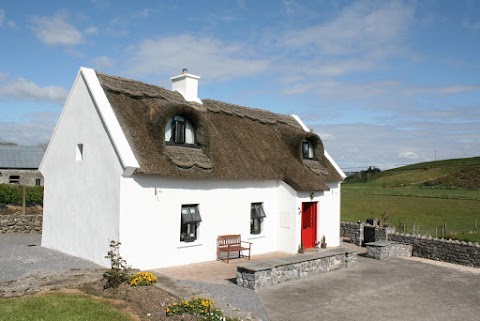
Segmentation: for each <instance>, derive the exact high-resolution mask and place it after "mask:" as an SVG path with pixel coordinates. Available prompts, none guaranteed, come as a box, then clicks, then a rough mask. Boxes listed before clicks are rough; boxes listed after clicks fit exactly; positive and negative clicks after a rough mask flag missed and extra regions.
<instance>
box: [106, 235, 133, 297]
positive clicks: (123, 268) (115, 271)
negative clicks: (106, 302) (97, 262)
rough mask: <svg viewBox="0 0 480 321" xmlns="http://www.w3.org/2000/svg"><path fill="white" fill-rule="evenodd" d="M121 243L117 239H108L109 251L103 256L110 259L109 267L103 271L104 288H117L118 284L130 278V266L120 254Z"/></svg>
mask: <svg viewBox="0 0 480 321" xmlns="http://www.w3.org/2000/svg"><path fill="white" fill-rule="evenodd" d="M121 244H122V243H120V242H118V241H113V240H112V241H110V251H108V254H107V256H105V258H107V259H110V266H111V268H110V269H109V270H107V271H105V272H104V273H103V279H104V280H105V281H106V284H105V285H104V287H103V288H104V289H108V288H118V286H119V285H120V284H122V283H126V282H128V281H129V280H130V267H129V266H128V265H127V261H126V260H124V259H123V258H122V257H121V256H120V245H121Z"/></svg>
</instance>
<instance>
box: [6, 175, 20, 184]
mask: <svg viewBox="0 0 480 321" xmlns="http://www.w3.org/2000/svg"><path fill="white" fill-rule="evenodd" d="M8 181H9V183H10V184H20V176H18V175H10V177H9V180H8Z"/></svg>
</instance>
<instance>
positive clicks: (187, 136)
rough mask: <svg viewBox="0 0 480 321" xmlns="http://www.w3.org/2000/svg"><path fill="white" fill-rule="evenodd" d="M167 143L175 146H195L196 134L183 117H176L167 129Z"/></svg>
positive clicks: (169, 122)
mask: <svg viewBox="0 0 480 321" xmlns="http://www.w3.org/2000/svg"><path fill="white" fill-rule="evenodd" d="M165 141H166V142H171V143H174V144H180V145H183V144H189V145H193V144H195V132H194V130H193V126H192V124H191V123H190V122H189V121H188V119H186V118H185V117H183V116H174V117H172V118H171V119H170V120H169V121H168V122H167V126H166V127H165Z"/></svg>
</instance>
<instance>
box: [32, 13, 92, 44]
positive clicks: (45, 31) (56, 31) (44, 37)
mask: <svg viewBox="0 0 480 321" xmlns="http://www.w3.org/2000/svg"><path fill="white" fill-rule="evenodd" d="M67 19H68V14H67V13H66V12H65V11H63V12H58V13H57V14H56V15H54V16H53V17H45V16H44V17H33V18H32V23H33V27H32V29H33V32H34V33H35V35H36V36H37V38H38V39H39V40H40V41H42V42H43V43H44V44H47V45H52V46H54V45H65V46H75V45H78V44H81V43H83V42H84V37H83V35H82V33H81V32H80V31H79V30H78V29H77V28H76V27H75V26H73V25H72V24H70V23H69V22H68V21H67Z"/></svg>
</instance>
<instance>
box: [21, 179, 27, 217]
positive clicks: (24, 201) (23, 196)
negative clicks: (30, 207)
mask: <svg viewBox="0 0 480 321" xmlns="http://www.w3.org/2000/svg"><path fill="white" fill-rule="evenodd" d="M25 194H26V192H25V185H22V214H23V215H25V212H26V206H27V201H26V200H27V197H26V195H25Z"/></svg>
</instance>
